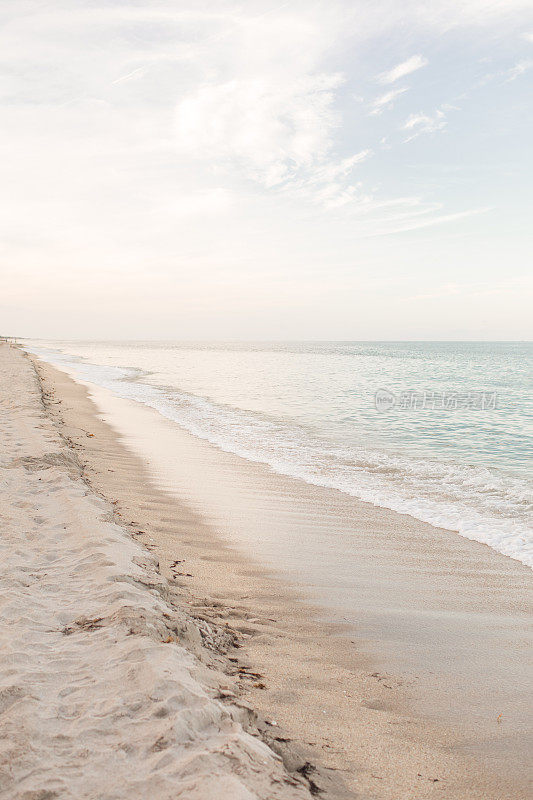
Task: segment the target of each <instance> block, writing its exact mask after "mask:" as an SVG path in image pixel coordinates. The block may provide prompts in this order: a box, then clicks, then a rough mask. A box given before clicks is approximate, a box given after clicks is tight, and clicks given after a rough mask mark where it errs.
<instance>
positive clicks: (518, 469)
mask: <svg viewBox="0 0 533 800" xmlns="http://www.w3.org/2000/svg"><path fill="white" fill-rule="evenodd" d="M25 346H26V347H27V349H28V350H30V351H31V352H33V353H35V354H37V355H38V356H40V357H41V358H42V359H44V360H46V361H49V362H50V363H53V364H55V365H57V366H59V367H65V368H68V369H69V371H73V372H74V373H75V375H76V376H77V377H79V378H80V379H81V380H84V381H88V382H91V383H94V384H97V385H98V386H102V387H104V388H107V389H109V390H111V391H112V392H113V393H115V394H116V395H118V396H120V397H124V398H129V399H132V400H136V401H138V402H141V403H144V404H146V405H148V406H151V407H152V408H154V409H156V410H157V411H158V412H159V413H160V414H162V415H163V416H165V417H167V418H168V419H170V420H172V421H174V422H175V423H176V424H178V425H180V426H182V427H183V428H185V429H186V430H188V431H189V432H190V433H192V434H193V435H195V436H197V437H200V438H202V439H206V440H208V441H209V442H211V443H212V444H214V445H216V446H217V447H219V448H221V449H222V450H226V451H229V452H232V453H235V454H237V455H239V456H241V457H243V458H245V459H248V460H251V461H256V462H261V463H265V464H267V465H269V466H270V467H271V469H272V470H274V471H275V472H278V473H280V474H284V475H290V476H292V477H296V478H300V479H302V480H304V481H306V482H308V483H311V484H316V485H318V486H323V487H329V488H331V489H336V490H339V491H341V492H345V493H347V494H349V495H352V496H355V497H357V498H360V499H361V500H364V501H367V502H370V503H373V504H375V505H378V506H383V507H385V508H389V509H393V510H395V511H398V512H400V513H403V514H409V515H411V516H413V517H416V518H418V519H420V520H423V521H425V522H429V523H431V524H433V525H437V526H439V527H443V528H448V529H450V530H451V531H456V532H458V533H459V534H460V535H462V536H465V537H467V538H469V539H474V540H477V541H479V542H484V543H486V544H488V545H489V546H490V547H492V548H493V549H495V550H497V551H499V552H501V553H503V554H505V555H507V556H510V557H511V558H515V559H518V560H519V561H522V562H523V563H524V564H528V565H529V566H533V535H532V529H533V526H532V520H533V515H532V492H531V482H530V475H531V456H532V440H533V435H532V434H533V404H532V397H531V388H532V380H531V376H532V374H533V371H532V366H533V358H532V356H533V344H531V343H523V342H153V341H152V342H150V341H148V342H137V341H135V342H118V341H116V342H112V341H106V342H102V341H98V342H97V341H92V342H89V341H87V342H81V341H77V342H67V341H53V342H52V341H46V342H44V341H31V342H26V343H25ZM450 535H454V534H453V533H450Z"/></svg>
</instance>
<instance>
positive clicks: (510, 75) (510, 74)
mask: <svg viewBox="0 0 533 800" xmlns="http://www.w3.org/2000/svg"><path fill="white" fill-rule="evenodd" d="M531 67H533V60H532V59H529V58H528V59H523V60H522V61H518V62H517V63H516V64H515V65H514V67H511V69H509V70H507V72H506V73H505V75H506V76H507V81H506V83H509V82H510V81H515V80H516V79H517V78H519V77H520V76H521V75H523V74H524V72H527V71H528V70H530V69H531Z"/></svg>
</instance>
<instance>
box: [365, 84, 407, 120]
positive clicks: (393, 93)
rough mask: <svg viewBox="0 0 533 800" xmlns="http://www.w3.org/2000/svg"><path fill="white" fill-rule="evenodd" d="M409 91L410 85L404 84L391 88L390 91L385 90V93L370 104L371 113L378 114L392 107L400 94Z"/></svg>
mask: <svg viewBox="0 0 533 800" xmlns="http://www.w3.org/2000/svg"><path fill="white" fill-rule="evenodd" d="M407 91H409V89H408V87H407V86H402V87H401V88H398V89H391V90H390V92H385V94H382V95H380V96H379V97H376V99H375V100H373V101H372V103H371V104H370V107H371V111H370V114H371V115H372V116H377V115H378V114H382V113H383V112H384V111H385V110H386V109H388V108H392V106H393V105H394V100H395V99H396V98H397V97H398V96H399V95H401V94H404V92H407Z"/></svg>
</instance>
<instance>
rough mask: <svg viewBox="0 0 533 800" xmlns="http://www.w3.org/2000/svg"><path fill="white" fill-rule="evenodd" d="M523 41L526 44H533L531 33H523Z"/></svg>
mask: <svg viewBox="0 0 533 800" xmlns="http://www.w3.org/2000/svg"><path fill="white" fill-rule="evenodd" d="M524 39H526V41H528V42H533V32H531V33H524Z"/></svg>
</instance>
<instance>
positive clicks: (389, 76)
mask: <svg viewBox="0 0 533 800" xmlns="http://www.w3.org/2000/svg"><path fill="white" fill-rule="evenodd" d="M427 64H429V61H428V60H427V58H424V56H421V55H416V56H411V58H408V59H407V60H406V61H402V62H401V63H400V64H397V65H396V66H395V67H393V68H392V69H391V70H389V71H388V72H382V73H381V75H378V77H377V81H378V83H382V84H384V85H386V84H389V83H395V82H396V81H397V80H399V79H400V78H405V76H406V75H410V74H411V73H412V72H416V71H417V70H419V69H422V67H425V66H427Z"/></svg>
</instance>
